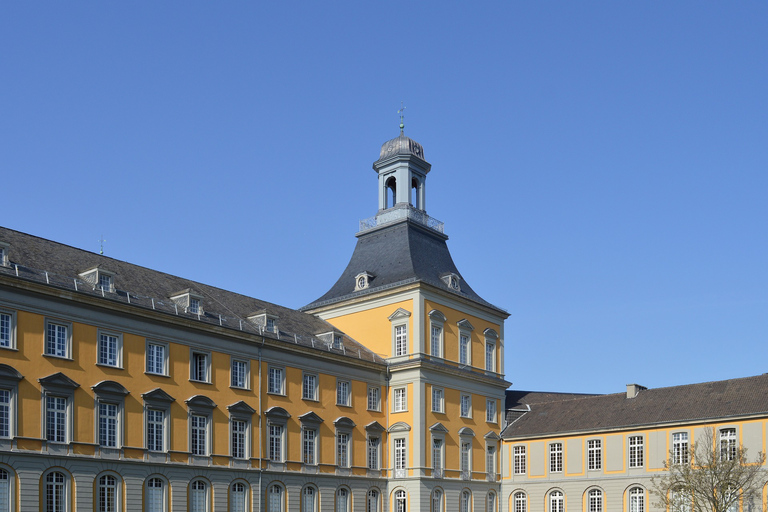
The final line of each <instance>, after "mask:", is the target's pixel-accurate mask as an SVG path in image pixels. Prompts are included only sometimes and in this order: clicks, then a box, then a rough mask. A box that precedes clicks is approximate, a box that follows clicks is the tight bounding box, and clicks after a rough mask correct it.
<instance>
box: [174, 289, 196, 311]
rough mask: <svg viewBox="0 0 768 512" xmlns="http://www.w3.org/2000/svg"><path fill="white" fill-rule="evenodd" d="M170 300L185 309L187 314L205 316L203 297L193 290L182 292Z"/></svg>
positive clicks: (175, 294)
mask: <svg viewBox="0 0 768 512" xmlns="http://www.w3.org/2000/svg"><path fill="white" fill-rule="evenodd" d="M170 299H171V300H172V301H173V302H175V303H176V304H177V305H179V306H181V307H183V308H184V311H185V312H186V313H191V314H193V315H202V314H203V296H202V295H200V294H199V293H197V292H195V291H194V290H193V289H192V288H187V289H186V290H181V291H180V292H176V293H174V294H173V295H171V296H170Z"/></svg>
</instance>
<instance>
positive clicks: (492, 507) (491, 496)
mask: <svg viewBox="0 0 768 512" xmlns="http://www.w3.org/2000/svg"><path fill="white" fill-rule="evenodd" d="M486 512H496V493H495V492H493V491H491V492H489V493H488V508H487V509H486Z"/></svg>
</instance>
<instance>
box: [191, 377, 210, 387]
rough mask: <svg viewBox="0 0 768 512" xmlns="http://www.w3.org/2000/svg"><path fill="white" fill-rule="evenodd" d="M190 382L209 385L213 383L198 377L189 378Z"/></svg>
mask: <svg viewBox="0 0 768 512" xmlns="http://www.w3.org/2000/svg"><path fill="white" fill-rule="evenodd" d="M189 382H194V383H196V384H208V385H209V386H210V385H211V384H213V383H212V382H210V381H207V380H197V379H189Z"/></svg>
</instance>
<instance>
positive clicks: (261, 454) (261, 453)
mask: <svg viewBox="0 0 768 512" xmlns="http://www.w3.org/2000/svg"><path fill="white" fill-rule="evenodd" d="M263 347H264V335H262V336H261V347H259V498H258V508H257V510H259V511H260V510H261V493H262V488H261V485H262V482H261V475H262V472H263V471H264V470H263V468H262V464H263V460H264V442H263V437H262V434H263V431H262V429H263V426H262V422H263V420H264V411H262V410H261V349H262V348H263Z"/></svg>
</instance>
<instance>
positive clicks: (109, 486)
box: [96, 475, 119, 512]
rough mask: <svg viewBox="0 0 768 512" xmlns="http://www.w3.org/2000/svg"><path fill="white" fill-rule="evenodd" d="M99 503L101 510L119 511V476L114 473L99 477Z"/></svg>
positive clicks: (103, 511)
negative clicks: (113, 474)
mask: <svg viewBox="0 0 768 512" xmlns="http://www.w3.org/2000/svg"><path fill="white" fill-rule="evenodd" d="M97 497H98V505H97V507H96V510H98V511H99V512H117V506H118V503H119V501H118V499H117V478H115V477H114V476H112V475H103V476H101V477H99V489H98V494H97Z"/></svg>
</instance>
